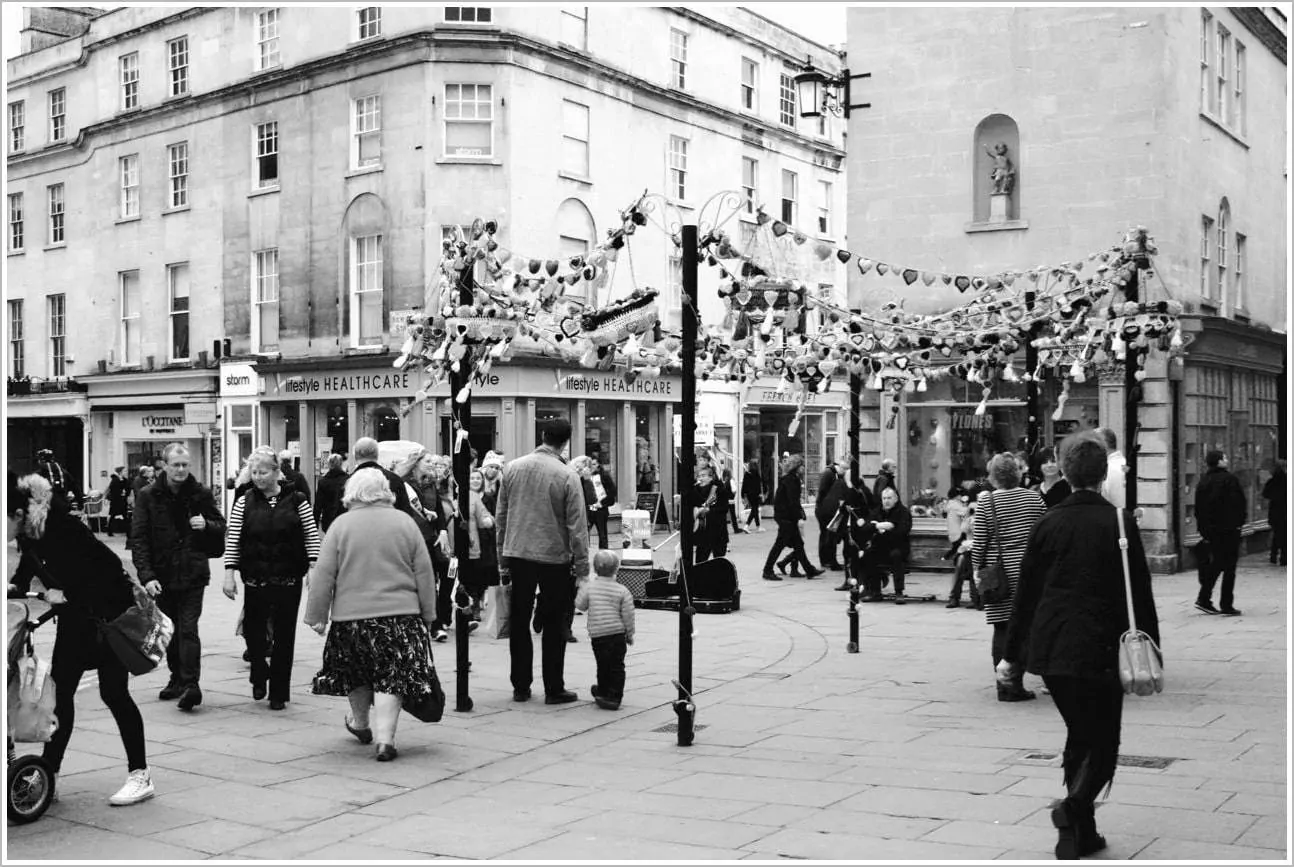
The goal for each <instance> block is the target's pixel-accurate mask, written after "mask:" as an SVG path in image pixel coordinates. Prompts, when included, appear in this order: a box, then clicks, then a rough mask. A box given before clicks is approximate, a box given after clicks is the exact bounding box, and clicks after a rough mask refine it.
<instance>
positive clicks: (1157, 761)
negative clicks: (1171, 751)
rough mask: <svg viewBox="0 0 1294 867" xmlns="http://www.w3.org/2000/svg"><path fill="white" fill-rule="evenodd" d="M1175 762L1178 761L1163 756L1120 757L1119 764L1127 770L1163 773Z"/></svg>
mask: <svg viewBox="0 0 1294 867" xmlns="http://www.w3.org/2000/svg"><path fill="white" fill-rule="evenodd" d="M1175 761H1177V759H1175V758H1173V759H1170V758H1165V757H1163V756H1119V764H1121V765H1123V766H1124V767H1125V768H1152V769H1154V770H1156V771H1162V770H1163V769H1164V768H1166V767H1168V766H1169V765H1171V764H1172V763H1173V762H1175Z"/></svg>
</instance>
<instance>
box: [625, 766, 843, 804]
mask: <svg viewBox="0 0 1294 867" xmlns="http://www.w3.org/2000/svg"><path fill="white" fill-rule="evenodd" d="M863 788H864V787H863V786H859V785H855V784H851V783H824V782H817V781H813V780H786V779H771V778H767V777H751V776H745V777H742V776H735V775H729V774H713V773H702V774H692V775H691V776H688V777H684V778H683V779H681V780H674V781H672V782H669V783H663V784H661V785H659V786H654V787H652V788H651V789H649V790H648V791H649V792H651V793H653V794H673V795H692V796H694V797H716V798H728V799H731V800H734V801H763V802H766V803H770V804H792V805H798V806H802V807H825V806H826V805H827V804H834V803H836V802H837V801H840V800H843V799H845V798H848V797H849V796H850V795H854V794H857V793H858V792H859V791H860V790H862V789H863Z"/></svg>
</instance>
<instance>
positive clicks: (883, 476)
mask: <svg viewBox="0 0 1294 867" xmlns="http://www.w3.org/2000/svg"><path fill="white" fill-rule="evenodd" d="M886 488H895V489H897V488H898V485H896V484H894V473H887V472H886V471H885V470H881V471H880V472H879V473H877V474H876V481H875V482H873V483H872V496H874V497H875V498H876V502H878V503H879V502H880V501H881V491H883V490H885V489H886Z"/></svg>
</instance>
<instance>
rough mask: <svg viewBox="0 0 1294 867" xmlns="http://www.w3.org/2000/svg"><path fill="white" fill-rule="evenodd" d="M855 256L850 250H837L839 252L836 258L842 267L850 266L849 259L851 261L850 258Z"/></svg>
mask: <svg viewBox="0 0 1294 867" xmlns="http://www.w3.org/2000/svg"><path fill="white" fill-rule="evenodd" d="M853 255H854V254H853V253H850V252H849V251H848V250H837V251H836V258H837V259H839V260H840V263H841V264H842V265H848V264H849V259H850V257H852V256H853Z"/></svg>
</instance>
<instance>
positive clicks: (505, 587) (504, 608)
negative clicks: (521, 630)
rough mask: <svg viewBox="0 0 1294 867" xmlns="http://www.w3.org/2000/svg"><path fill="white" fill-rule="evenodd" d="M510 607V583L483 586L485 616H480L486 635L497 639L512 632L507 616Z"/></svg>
mask: <svg viewBox="0 0 1294 867" xmlns="http://www.w3.org/2000/svg"><path fill="white" fill-rule="evenodd" d="M511 608H512V585H511V584H499V585H496V586H494V587H487V588H485V616H484V617H482V618H481V628H482V629H483V630H484V631H485V634H486V635H487V636H488V637H490V638H494V639H499V638H507V637H508V636H509V635H511V634H512V633H511V630H510V629H509V618H508V613H509V611H510V609H511Z"/></svg>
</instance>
